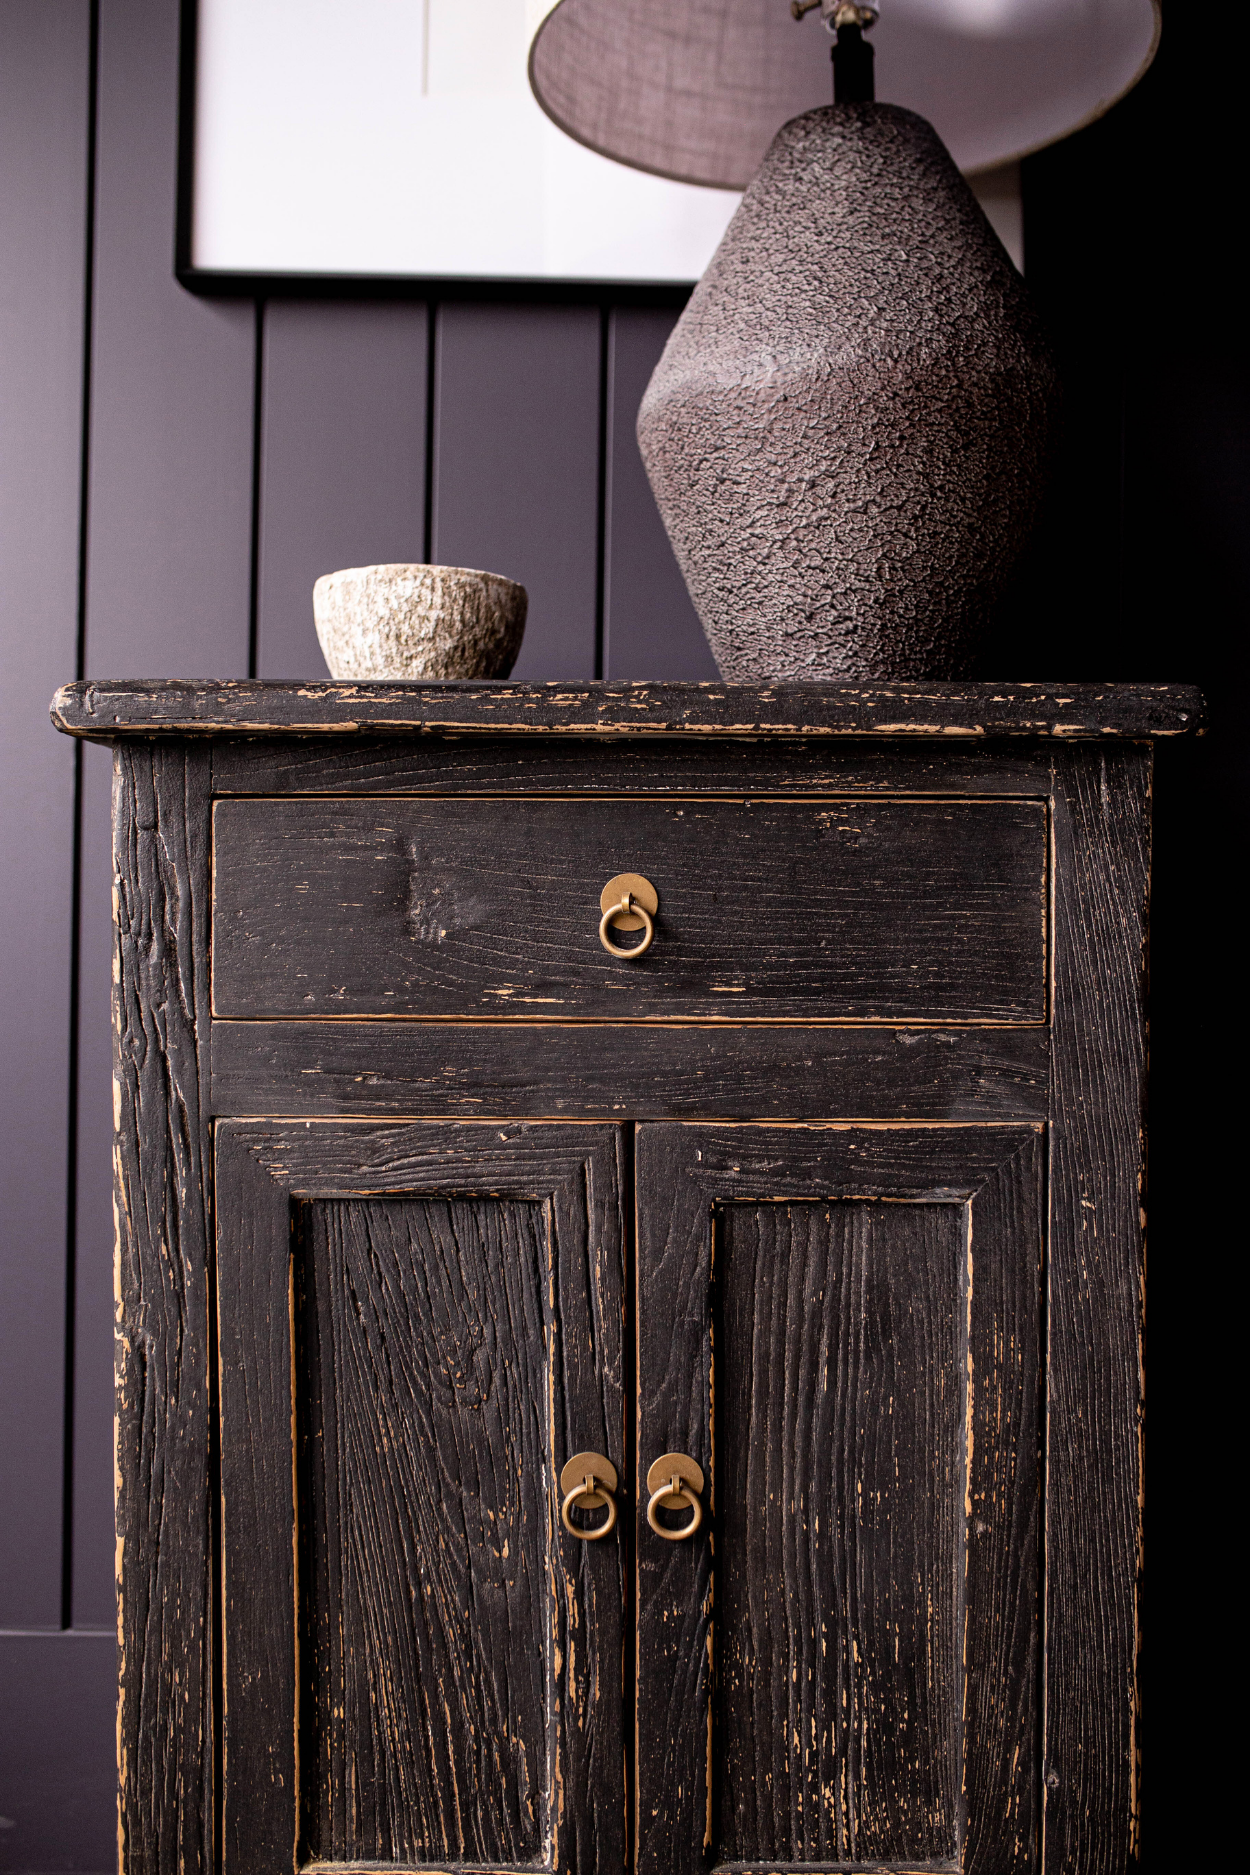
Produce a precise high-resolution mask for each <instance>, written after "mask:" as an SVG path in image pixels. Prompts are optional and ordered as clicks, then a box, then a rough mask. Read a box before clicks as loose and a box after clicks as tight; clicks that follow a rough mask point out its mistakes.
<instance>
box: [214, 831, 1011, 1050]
mask: <svg viewBox="0 0 1250 1875" xmlns="http://www.w3.org/2000/svg"><path fill="white" fill-rule="evenodd" d="M1045 828H1046V818H1045V810H1044V808H1043V807H1042V806H1041V804H1040V803H1035V802H1031V801H974V802H961V801H946V802H928V801H904V802H892V801H888V800H881V801H874V802H871V803H867V802H855V803H850V802H846V801H829V802H824V803H807V802H803V803H800V802H771V801H767V800H765V801H751V802H729V801H717V802H706V801H701V800H699V799H697V798H688V799H687V800H685V801H684V802H681V803H678V802H671V803H670V802H663V803H660V802H643V801H630V800H623V801H596V802H583V801H576V800H564V801H507V800H495V801H490V800H477V801H464V802H461V801H454V800H442V801H438V802H428V803H427V802H423V801H418V800H397V799H391V800H387V801H383V802H375V801H366V800H338V801H323V800H298V801H292V800H269V801H242V800H235V801H223V802H219V803H218V805H217V807H216V809H215V813H214V846H213V863H214V913H213V1007H214V1011H215V1013H216V1014H218V1015H220V1016H235V1017H248V1016H272V1017H281V1016H286V1017H295V1016H327V1015H332V1016H362V1015H395V1016H405V1015H422V1016H444V1017H445V1016H459V1017H464V1016H482V1015H489V1016H497V1017H502V1018H507V1017H511V1016H516V1017H519V1018H522V1019H526V1018H528V1019H530V1020H532V1019H533V1018H534V1017H535V1016H536V1015H538V1014H540V1013H541V1015H542V1016H544V1017H545V1018H547V1019H551V1020H554V1019H567V1018H570V1017H579V1018H596V1019H600V1020H602V1019H604V1018H612V1017H617V1018H622V1017H625V1018H629V1019H632V1020H638V1019H644V1018H655V1017H665V1016H685V1017H699V1016H702V1017H705V1018H706V1017H724V1018H725V1019H728V1020H740V1019H741V1018H742V1017H744V1016H757V1017H760V1016H764V1017H773V1018H774V1019H777V1018H782V1017H787V1016H788V1017H791V1018H794V1017H800V1016H808V1017H824V1018H848V1017H849V1018H853V1019H858V1020H868V1021H899V1020H902V1021H906V1020H907V1019H909V1018H911V1019H919V1020H933V1021H947V1022H960V1021H991V1022H992V1021H1000V1022H1001V1021H1005V1022H1011V1021H1033V1022H1037V1021H1041V1020H1042V1019H1043V1018H1044V1016H1045V1013H1046V986H1045V966H1046V957H1045V872H1046V831H1045ZM626 869H629V870H636V871H639V872H641V873H643V874H644V875H645V876H646V877H647V878H649V879H651V880H652V881H653V883H654V885H655V887H656V889H657V891H658V893H659V898H660V909H659V914H658V917H657V921H656V941H655V943H654V945H653V946H652V948H651V949H650V950H649V951H648V953H647V954H646V955H645V956H644V957H642V958H640V959H638V961H636V962H633V961H624V960H621V959H617V958H614V957H610V956H609V955H608V953H607V952H606V951H605V950H604V948H603V946H602V944H601V943H600V941H599V935H598V926H599V893H600V889H601V887H602V886H603V884H604V882H605V881H606V880H608V879H610V878H612V877H613V876H614V874H616V873H618V872H620V871H622V870H626Z"/></svg>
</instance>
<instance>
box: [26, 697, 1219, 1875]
mask: <svg viewBox="0 0 1250 1875" xmlns="http://www.w3.org/2000/svg"><path fill="white" fill-rule="evenodd" d="M1198 709H1199V700H1198V699H1197V697H1196V695H1195V693H1193V692H1192V691H1188V690H1184V689H1178V688H1167V687H1160V686H1154V687H1131V686H1125V687H1111V688H1103V689H1097V688H1093V687H1089V686H1084V687H1083V686H1073V687H1069V688H1066V689H1055V688H1048V687H1044V686H1027V685H1025V686H1009V687H1002V686H999V687H990V686H979V687H978V686H973V687H963V688H960V687H955V686H945V687H944V686H936V687H924V686H899V687H895V688H893V689H888V690H875V691H865V690H858V689H849V688H847V689H843V688H833V687H828V688H826V687H813V688H810V689H796V690H754V691H753V690H740V689H723V688H717V687H694V686H676V685H671V686H653V687H644V686H594V687H590V688H588V689H584V690H573V689H567V688H560V687H557V686H550V687H546V688H542V687H539V688H526V687H522V686H501V687H491V686H473V685H466V686H429V687H422V686H401V687H395V688H390V687H387V686H380V685H378V686H363V687H350V686H336V685H333V684H306V685H298V686H296V685H278V684H263V685H262V684H222V685H217V684H198V685H196V684H116V685H110V684H103V683H97V684H86V685H75V686H73V687H71V688H69V689H67V690H65V691H63V692H61V693H60V694H59V696H58V698H57V699H56V701H55V704H54V717H55V719H56V720H57V722H58V723H59V725H60V726H61V727H62V728H65V729H67V730H68V731H70V732H71V733H73V734H76V735H86V736H93V737H98V738H102V739H105V740H112V741H113V742H114V743H115V747H116V792H115V823H114V824H115V871H116V904H117V969H116V1075H117V1094H116V1110H117V1120H118V1131H117V1183H116V1194H117V1197H116V1202H117V1220H118V1271H119V1277H118V1293H119V1312H118V1343H117V1346H118V1364H117V1385H118V1435H117V1436H118V1444H117V1450H118V1469H119V1482H118V1493H119V1495H118V1556H119V1569H120V1591H121V1607H122V1615H121V1633H122V1660H121V1704H120V1720H119V1731H118V1736H119V1749H120V1778H121V1811H120V1819H121V1855H122V1862H123V1867H124V1870H125V1871H126V1875H140V1872H141V1871H143V1872H147V1871H152V1872H153V1875H155V1872H156V1871H162V1872H172V1871H174V1870H182V1871H196V1872H197V1875H210V1871H214V1870H216V1869H217V1868H218V1867H219V1866H220V1868H221V1869H222V1870H223V1871H225V1875H279V1872H282V1875H286V1872H287V1871H290V1870H293V1869H295V1868H299V1867H303V1866H310V1865H311V1866H316V1867H318V1868H333V1867H360V1866H362V1865H363V1866H367V1867H369V1868H384V1869H393V1870H397V1871H398V1870H404V1871H416V1870H423V1869H427V1868H435V1869H441V1868H449V1867H452V1866H464V1865H470V1866H472V1867H475V1868H479V1869H483V1870H513V1869H516V1870H519V1869H550V1870H553V1871H559V1872H560V1875H566V1872H568V1875H572V1872H573V1871H576V1872H577V1875H592V1872H596V1875H607V1872H608V1871H616V1870H620V1869H623V1868H624V1867H625V1866H626V1865H627V1864H631V1863H632V1864H633V1865H634V1866H636V1867H637V1869H638V1870H639V1871H642V1872H645V1875H694V1872H695V1871H703V1870H709V1869H712V1868H715V1867H721V1866H725V1865H732V1866H734V1867H735V1868H744V1867H745V1868H756V1869H769V1870H772V1869H786V1870H794V1871H800V1870H802V1871H810V1872H811V1875H815V1872H816V1871H821V1870H837V1869H845V1870H855V1869H874V1870H876V1869H889V1870H894V1871H899V1872H900V1875H901V1872H902V1871H915V1870H962V1871H966V1872H967V1875H1016V1872H1017V1871H1019V1872H1020V1875H1024V1871H1032V1870H1039V1871H1042V1870H1044V1871H1045V1872H1046V1875H1060V1872H1061V1871H1064V1872H1067V1871H1072V1872H1073V1875H1078V1872H1079V1875H1111V1872H1112V1871H1117V1870H1121V1869H1124V1868H1126V1867H1128V1866H1129V1865H1130V1864H1131V1863H1132V1862H1133V1861H1134V1859H1135V1856H1136V1823H1135V1818H1136V1777H1137V1765H1136V1731H1135V1712H1136V1631H1137V1623H1136V1598H1137V1576H1138V1565H1139V1500H1140V1493H1139V1484H1140V1475H1141V1474H1140V1443H1139V1442H1140V1423H1139V1415H1140V1406H1141V1384H1140V1364H1139V1329H1140V1321H1141V1300H1142V1229H1143V1224H1142V1220H1143V1210H1142V1204H1143V1186H1142V1169H1143V1150H1142V1119H1143V1111H1144V1109H1143V1093H1144V1060H1145V1055H1144V1029H1143V1022H1144V1002H1143V991H1144V958H1145V915H1146V904H1147V887H1148V807H1149V788H1150V761H1151V748H1150V745H1151V740H1152V738H1154V737H1156V736H1160V735H1175V734H1179V733H1183V732H1185V731H1186V730H1190V729H1192V728H1194V727H1196V724H1197V716H1198ZM624 871H632V872H637V873H639V874H642V875H644V876H645V877H646V878H647V879H649V880H650V881H651V882H652V883H653V885H654V886H655V888H656V892H657V895H658V911H657V913H656V916H655V920H654V924H655V937H654V942H653V943H652V944H651V947H650V949H649V950H647V952H646V953H645V955H640V956H639V957H637V958H632V959H631V958H625V959H619V958H614V957H612V956H610V955H609V954H608V953H607V951H606V950H605V949H604V948H603V946H602V944H601V942H600V935H599V919H600V902H599V901H600V891H601V888H602V887H603V886H604V884H605V883H606V881H607V880H608V879H609V878H611V877H612V876H613V875H615V874H618V873H621V872H624ZM609 929H610V930H611V929H613V927H609ZM617 935H618V936H620V933H619V932H618V933H617ZM620 941H621V942H622V943H625V942H627V941H628V940H626V939H625V938H623V937H621V939H620ZM579 1451H582V1452H584V1451H591V1452H594V1453H598V1454H601V1455H602V1456H603V1457H604V1458H606V1459H608V1460H610V1461H611V1462H612V1464H613V1465H614V1466H615V1468H616V1470H617V1472H618V1473H619V1475H620V1479H621V1484H620V1488H619V1491H618V1494H617V1498H616V1502H617V1503H618V1505H619V1508H620V1513H621V1514H620V1517H619V1522H618V1525H617V1527H616V1529H615V1530H613V1531H612V1532H611V1533H610V1534H609V1536H608V1537H607V1538H604V1539H598V1540H583V1539H582V1538H580V1537H579V1536H577V1535H570V1534H568V1532H567V1531H566V1530H565V1528H564V1527H563V1526H562V1523H561V1495H560V1484H559V1479H560V1473H561V1470H562V1468H563V1466H564V1464H565V1462H566V1460H567V1459H568V1458H569V1457H570V1455H571V1454H573V1453H574V1452H579ZM670 1452H675V1453H678V1454H683V1455H686V1456H687V1457H689V1458H691V1459H693V1460H695V1461H696V1462H697V1464H698V1466H699V1467H700V1468H701V1471H702V1474H703V1478H704V1481H705V1482H704V1488H703V1491H702V1494H701V1496H700V1497H699V1500H698V1501H699V1506H700V1510H701V1512H702V1523H701V1527H700V1528H699V1529H698V1530H696V1531H695V1532H694V1533H693V1534H692V1535H689V1536H684V1537H682V1536H675V1535H674V1534H673V1532H674V1530H676V1529H680V1528H681V1525H682V1518H683V1517H686V1518H688V1517H689V1515H690V1513H688V1512H682V1513H680V1514H674V1513H673V1512H671V1511H669V1510H665V1509H663V1508H660V1509H657V1510H656V1512H655V1521H656V1523H657V1524H658V1525H659V1526H660V1533H658V1534H657V1531H656V1529H654V1528H652V1527H651V1525H649V1523H648V1519H647V1504H648V1497H649V1491H648V1486H647V1483H646V1478H647V1473H648V1470H649V1469H650V1467H651V1465H652V1462H653V1461H654V1460H655V1459H656V1458H657V1457H659V1456H660V1455H661V1454H664V1453H670ZM630 1507H632V1511H633V1514H632V1515H631V1514H627V1513H628V1512H629V1510H630ZM599 1516H600V1520H602V1513H599ZM570 1521H571V1522H572V1523H573V1525H574V1527H575V1528H580V1529H588V1528H593V1527H594V1521H595V1519H594V1517H593V1516H591V1517H589V1518H588V1517H584V1516H582V1515H581V1513H579V1512H578V1511H577V1510H576V1509H573V1510H571V1511H570ZM666 1529H667V1530H668V1531H669V1535H668V1536H665V1535H664V1534H663V1532H664V1531H665V1530H666Z"/></svg>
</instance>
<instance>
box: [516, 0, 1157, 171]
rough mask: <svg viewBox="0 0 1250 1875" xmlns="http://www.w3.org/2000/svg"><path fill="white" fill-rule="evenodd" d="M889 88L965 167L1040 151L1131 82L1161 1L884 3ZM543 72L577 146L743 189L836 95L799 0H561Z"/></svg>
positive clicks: (534, 60)
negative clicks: (791, 2)
mask: <svg viewBox="0 0 1250 1875" xmlns="http://www.w3.org/2000/svg"><path fill="white" fill-rule="evenodd" d="M880 7H881V18H880V20H879V21H878V23H877V24H876V26H875V27H874V28H873V30H872V39H873V43H874V45H875V48H876V73H877V96H878V97H879V98H882V99H884V100H885V101H886V102H888V103H890V104H898V105H902V106H903V108H904V109H905V110H909V111H914V112H916V113H917V115H918V116H920V117H924V118H927V119H928V121H929V122H930V123H931V124H932V125H933V127H934V129H935V130H936V131H937V133H938V135H939V137H940V138H941V139H942V141H943V143H944V144H945V145H946V147H947V149H948V150H949V151H950V153H951V155H952V156H953V157H954V159H955V162H956V164H957V165H958V167H959V168H960V169H962V170H963V171H964V172H965V173H971V172H973V171H975V170H978V169H988V168H993V167H994V166H995V165H997V164H999V163H1005V162H1008V161H1010V160H1011V159H1012V158H1013V157H1017V156H1023V155H1025V154H1027V153H1028V152H1029V151H1030V150H1038V149H1041V148H1042V147H1043V146H1044V145H1045V144H1048V143H1054V142H1055V141H1056V140H1057V139H1058V138H1060V137H1065V136H1067V135H1068V134H1069V133H1070V132H1071V131H1073V130H1076V129H1078V128H1079V127H1080V126H1081V125H1082V124H1086V123H1089V122H1091V121H1092V120H1093V119H1094V118H1096V117H1099V116H1101V115H1102V113H1103V112H1104V111H1106V110H1108V109H1109V108H1110V106H1111V105H1112V104H1114V103H1115V101H1116V99H1117V98H1120V97H1122V96H1123V95H1124V93H1125V92H1126V91H1129V90H1131V89H1132V87H1133V85H1134V84H1136V82H1137V80H1138V79H1139V78H1140V77H1141V75H1142V73H1143V72H1144V71H1145V69H1146V67H1147V66H1148V65H1149V63H1150V61H1151V59H1152V58H1153V57H1154V51H1155V46H1156V45H1157V43H1158V37H1159V10H1158V4H1157V0H880ZM530 84H531V86H532V88H533V92H534V95H535V97H536V98H537V99H538V102H539V104H541V106H542V108H543V110H544V111H546V113H547V115H548V117H550V118H551V119H552V120H553V122H555V123H557V124H558V125H559V126H560V128H561V129H562V130H564V131H567V133H568V135H569V136H571V137H573V138H575V139H576V140H577V142H579V143H584V144H586V145H587V146H588V148H590V149H592V150H597V151H598V152H599V153H600V154H601V155H603V156H610V157H613V158H614V159H615V160H616V161H617V162H618V163H627V164H629V165H630V166H631V167H632V168H634V169H645V170H650V171H652V172H653V173H654V174H656V175H658V176H671V177H673V178H674V179H675V180H677V181H680V182H698V183H705V184H709V185H711V186H712V187H714V188H721V189H745V187H746V186H747V184H748V182H750V180H751V178H752V176H753V175H754V174H755V172H756V170H757V169H758V168H759V165H760V162H761V161H762V159H763V155H764V152H765V150H766V149H767V148H768V146H769V144H770V143H771V142H772V140H773V138H774V136H775V135H776V134H777V132H778V131H779V130H780V128H781V126H782V124H784V123H786V122H787V121H788V119H790V118H792V117H796V116H798V115H799V113H800V112H802V111H809V110H812V109H814V108H815V107H816V106H818V105H822V104H828V103H829V101H830V96H831V91H830V78H829V39H828V35H827V34H826V33H824V32H823V31H822V30H821V29H820V25H819V17H818V16H817V17H812V18H807V19H804V20H802V21H799V22H796V21H795V20H794V19H792V18H791V16H790V11H789V8H788V6H787V4H786V0H559V5H558V6H556V7H555V8H553V10H552V11H551V12H550V13H549V14H548V15H547V17H546V19H545V20H544V21H543V23H542V25H541V26H540V27H539V29H538V31H537V33H536V35H535V37H534V41H533V44H532V46H531V48H530Z"/></svg>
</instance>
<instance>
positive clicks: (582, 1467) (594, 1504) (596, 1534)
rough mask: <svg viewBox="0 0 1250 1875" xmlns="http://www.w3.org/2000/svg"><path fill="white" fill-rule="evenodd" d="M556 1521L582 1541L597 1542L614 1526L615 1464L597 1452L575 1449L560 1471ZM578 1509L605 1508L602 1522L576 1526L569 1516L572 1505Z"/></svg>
mask: <svg viewBox="0 0 1250 1875" xmlns="http://www.w3.org/2000/svg"><path fill="white" fill-rule="evenodd" d="M560 1495H561V1497H562V1499H563V1502H562V1503H561V1505H560V1522H561V1523H562V1524H563V1525H564V1527H565V1529H566V1530H567V1531H568V1533H569V1535H570V1536H576V1537H580V1538H581V1540H582V1542H583V1543H597V1542H598V1541H599V1538H600V1537H601V1536H607V1534H608V1532H609V1531H610V1530H613V1529H615V1528H616V1466H615V1465H614V1464H613V1463H612V1460H611V1459H610V1458H604V1457H603V1455H602V1454H601V1453H599V1452H576V1453H574V1455H573V1457H572V1458H570V1459H569V1461H568V1463H567V1464H566V1465H565V1466H564V1469H563V1470H562V1471H561V1473H560ZM575 1504H576V1505H577V1508H578V1509H579V1510H603V1509H604V1508H605V1507H606V1509H607V1513H608V1514H607V1516H606V1517H605V1518H604V1520H603V1522H602V1523H599V1524H595V1525H594V1526H593V1527H592V1528H591V1529H588V1530H587V1529H579V1528H578V1526H577V1524H575V1523H574V1522H573V1521H572V1520H571V1519H570V1517H569V1512H570V1511H571V1510H572V1508H573V1506H574V1505H575Z"/></svg>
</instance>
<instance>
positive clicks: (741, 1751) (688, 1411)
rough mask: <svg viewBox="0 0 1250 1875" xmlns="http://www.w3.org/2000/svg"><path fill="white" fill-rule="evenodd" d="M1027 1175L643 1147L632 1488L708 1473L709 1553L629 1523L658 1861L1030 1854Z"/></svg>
mask: <svg viewBox="0 0 1250 1875" xmlns="http://www.w3.org/2000/svg"><path fill="white" fill-rule="evenodd" d="M1041 1167H1042V1154H1041V1137H1040V1132H1039V1130H1038V1129H1036V1128H1029V1127H1018V1128H1015V1127H1013V1128H997V1127H995V1128H990V1127H985V1128H981V1127H968V1128H954V1127H913V1128H905V1127H898V1128H893V1127H879V1128H870V1127H850V1126H826V1127H821V1126H790V1127H771V1126H769V1127H756V1126H741V1127H737V1126H701V1125H690V1126H682V1125H654V1126H644V1127H642V1128H640V1129H639V1141H638V1155H637V1168H638V1191H639V1214H638V1243H639V1248H638V1372H639V1404H638V1457H639V1471H640V1486H639V1488H640V1491H641V1489H642V1480H643V1479H645V1476H646V1473H647V1469H648V1467H649V1465H650V1464H651V1463H652V1462H653V1460H654V1458H655V1456H656V1455H657V1454H659V1453H662V1452H685V1453H688V1454H689V1456H690V1457H691V1458H693V1459H694V1460H695V1461H696V1462H697V1463H698V1464H699V1465H700V1466H701V1467H702V1469H703V1471H704V1473H705V1475H706V1477H707V1486H706V1489H705V1492H704V1494H703V1509H704V1521H703V1524H702V1526H701V1528H700V1529H699V1530H698V1531H697V1532H695V1534H694V1535H693V1536H691V1537H688V1538H683V1539H680V1540H672V1538H671V1537H667V1538H666V1537H665V1536H664V1535H663V1534H662V1533H660V1534H657V1532H656V1530H655V1529H654V1527H653V1526H652V1525H650V1524H649V1523H648V1521H647V1518H646V1516H645V1515H643V1516H642V1517H640V1520H639V1534H638V1603H639V1651H638V1792H637V1803H638V1811H637V1814H638V1848H639V1867H640V1869H642V1870H644V1871H647V1875H651V1872H652V1871H654V1872H655V1875H660V1872H661V1871H663V1875H683V1872H684V1871H694V1870H703V1869H707V1868H709V1867H714V1866H716V1865H723V1864H736V1865H745V1866H747V1867H759V1868H769V1869H775V1868H778V1867H782V1868H785V1867H789V1868H792V1869H800V1868H801V1869H805V1870H813V1871H814V1870H818V1869H821V1870H824V1869H839V1868H841V1869H858V1868H862V1867H864V1866H866V1865H870V1866H872V1867H873V1868H886V1869H894V1870H898V1871H904V1870H908V1871H910V1870H916V1869H922V1868H929V1869H934V1868H938V1869H950V1870H962V1871H967V1875H1002V1872H1003V1871H1021V1872H1023V1871H1025V1870H1031V1869H1033V1868H1035V1867H1036V1863H1037V1851H1038V1842H1037V1834H1038V1832H1037V1817H1038V1803H1037V1798H1038V1778H1039V1763H1038V1750H1037V1745H1038V1712H1039V1707H1038V1697H1037V1674H1038V1587H1039V1486H1040V1459H1039V1412H1038V1375H1039V1355H1040V1336H1041V1290H1040V1273H1041V1233H1042V1176H1041ZM644 1502H645V1500H644ZM678 1521H679V1520H678V1519H676V1518H670V1519H667V1522H668V1524H669V1527H670V1529H671V1528H672V1527H674V1526H675V1525H676V1523H677V1522H678ZM683 1714H684V1715H685V1729H684V1731H682V1730H680V1729H679V1723H678V1722H679V1718H680V1717H681V1715H683Z"/></svg>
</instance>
